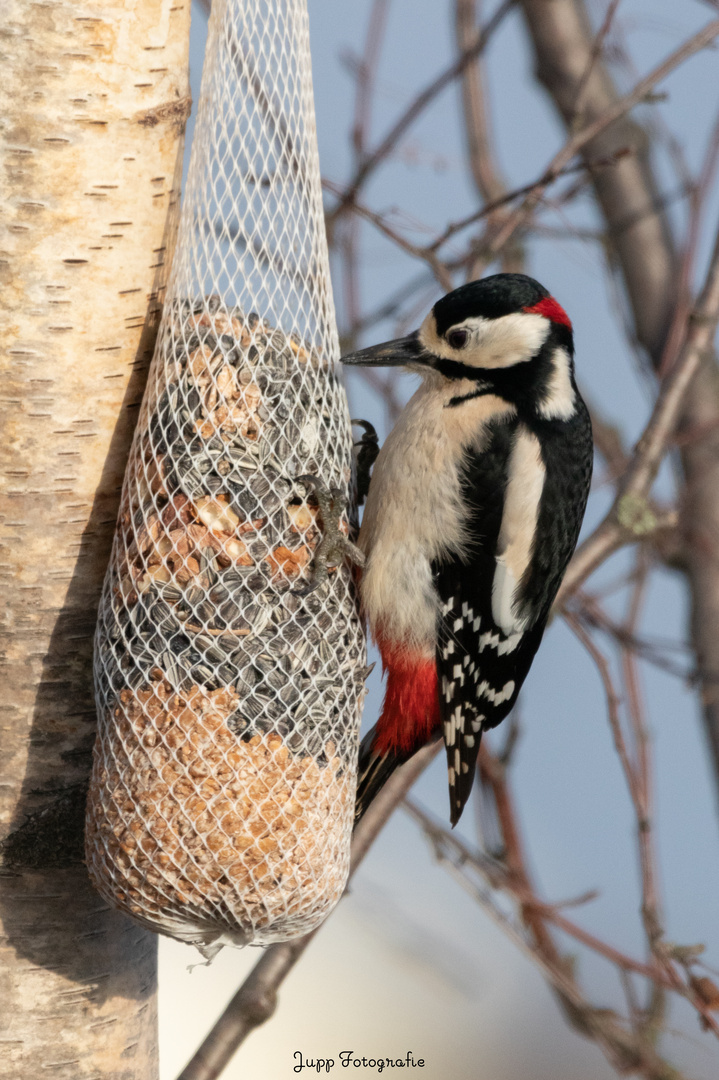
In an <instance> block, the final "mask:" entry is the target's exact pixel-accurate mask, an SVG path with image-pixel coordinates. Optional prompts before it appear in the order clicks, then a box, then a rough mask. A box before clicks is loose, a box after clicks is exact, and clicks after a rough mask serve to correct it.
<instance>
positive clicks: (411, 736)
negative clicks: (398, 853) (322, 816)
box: [343, 274, 592, 825]
mask: <svg viewBox="0 0 719 1080" xmlns="http://www.w3.org/2000/svg"><path fill="white" fill-rule="evenodd" d="M343 363H345V364H348V365H364V366H375V365H383V366H400V367H403V368H406V369H407V370H408V371H410V372H413V373H415V374H417V375H419V376H420V377H421V380H422V382H421V385H420V387H419V389H418V390H417V391H416V393H415V394H414V396H413V397H412V398H411V400H410V401H409V402H408V404H407V405H406V407H405V408H404V410H403V411H402V413H401V414H400V416H399V419H398V420H397V423H396V424H395V426H394V428H393V430H392V431H391V433H390V434H389V436H388V438H387V440H386V441H385V443H384V446H383V447H382V449H381V450H380V452H379V456H378V457H377V460H376V462H375V465H374V470H373V473H372V479H371V482H370V486H369V493H368V496H367V502H366V506H365V511H364V517H363V520H362V526H361V529H360V533H359V538H358V541H357V543H358V546H359V548H360V550H361V552H362V554H363V555H364V568H363V570H362V572H361V582H360V595H361V603H362V608H363V611H364V613H365V616H366V618H367V621H368V623H369V628H370V632H371V634H372V637H373V638H374V640H375V642H376V644H377V646H378V648H379V651H380V654H381V657H382V664H383V667H384V669H385V672H386V676H387V681H386V688H385V696H384V704H383V708H382V713H381V715H380V718H379V720H378V722H377V724H376V725H375V727H374V728H373V729H372V730H371V731H370V732H369V733H368V734H367V736H366V737H365V738H364V739H363V741H362V745H361V748H360V761H359V779H358V791H357V804H356V818H357V820H358V819H359V818H360V817H361V815H362V814H363V813H364V811H365V810H366V808H367V806H368V804H369V803H370V801H371V800H372V799H373V798H374V797H375V795H376V794H377V792H378V791H379V789H380V788H381V787H382V785H383V784H384V783H385V781H386V780H387V779H388V777H389V776H390V775H391V773H392V772H393V771H394V769H396V768H397V767H398V766H399V765H401V764H403V763H404V762H405V761H407V760H409V758H410V757H412V755H413V754H414V753H416V751H417V750H419V749H420V747H422V746H424V745H425V744H426V743H427V742H429V741H432V740H435V739H437V738H439V737H443V738H444V743H445V747H446V752H447V765H448V776H449V796H450V820H451V822H452V825H455V824H456V823H457V821H458V820H459V818H460V815H461V813H462V810H463V809H464V806H465V804H466V802H467V799H468V798H469V794H470V791H471V789H472V783H473V780H474V773H475V770H476V761H477V754H478V751H479V742H480V738H481V736H482V732H483V731H486V730H487V729H489V728H493V727H495V726H496V725H497V724H499V723H500V721H501V720H503V719H504V717H505V716H506V715H507V714H508V713H509V712H510V710H511V709H512V707H513V705H514V704H515V702H516V700H517V695H518V694H519V691H520V688H521V686H522V683H523V682H524V680H525V678H526V676H527V672H528V671H529V668H530V666H531V663H532V660H533V659H534V655H535V653H536V651H537V649H538V647H539V643H540V641H541V639H542V635H543V633H544V629H545V626H546V623H547V618H548V616H549V612H550V608H551V605H552V601H553V600H554V597H555V596H556V593H557V590H558V588H559V585H560V582H561V580H562V577H563V575H564V572H565V570H566V567H567V563H568V562H569V559H570V557H571V555H572V552H573V551H574V548H575V546H576V543H577V538H578V535H579V529H580V526H581V523H582V518H583V516H584V509H585V506H586V502H587V496H588V494H589V484H590V479H591V474H592V429H591V423H590V419H589V414H588V412H587V408H586V406H585V404H584V402H583V401H582V398H581V397H580V395H579V392H578V390H577V385H576V382H575V377H574V341H573V335H572V324H571V322H570V320H569V317H568V316H567V314H566V312H565V311H564V309H563V308H562V307H561V306H560V304H559V303H558V302H557V301H556V300H555V299H554V298H553V297H552V296H551V295H550V294H549V293H548V292H547V290H546V289H545V288H543V286H542V285H540V284H539V282H537V281H535V280H534V279H533V278H531V277H527V276H526V275H524V274H494V275H492V276H491V277H486V278H483V279H481V280H479V281H472V282H470V283H468V284H466V285H462V286H461V287H460V288H458V289H455V290H454V291H453V292H451V293H449V294H448V295H447V296H445V297H443V299H441V300H439V301H438V302H437V303H436V304H435V305H434V307H433V308H432V310H431V311H430V312H429V314H428V315H427V317H426V318H425V320H424V322H423V323H422V325H421V326H420V328H419V330H416V331H415V332H414V333H412V334H410V335H409V336H408V337H404V338H399V339H397V340H394V341H388V342H385V343H384V344H381V345H375V346H373V347H371V348H368V349H362V350H361V351H359V352H355V353H351V354H350V355H348V356H345V357H343Z"/></svg>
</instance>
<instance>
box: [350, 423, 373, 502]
mask: <svg viewBox="0 0 719 1080" xmlns="http://www.w3.org/2000/svg"><path fill="white" fill-rule="evenodd" d="M351 423H353V424H355V425H356V426H357V427H361V428H363V429H364V435H363V436H362V438H361V439H360V440H359V442H356V443H355V444H354V445H355V447H356V449H357V505H358V506H362V504H363V502H364V501H365V499H366V498H367V492H368V491H369V485H370V473H371V471H372V466H373V465H374V463H375V461H376V460H377V455H378V454H379V438H378V437H377V432H376V431H375V429H374V428H373V426H372V424H370V422H369V420H352V421H351Z"/></svg>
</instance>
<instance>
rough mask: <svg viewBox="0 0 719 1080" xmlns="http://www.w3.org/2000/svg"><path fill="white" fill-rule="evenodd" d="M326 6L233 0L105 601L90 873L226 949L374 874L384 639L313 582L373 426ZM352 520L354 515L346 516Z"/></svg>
mask: <svg viewBox="0 0 719 1080" xmlns="http://www.w3.org/2000/svg"><path fill="white" fill-rule="evenodd" d="M338 355H339V348H338V342H337V334H336V329H335V322H334V311H333V306H332V295H331V289H330V282H329V268H328V258H327V249H326V241H325V233H324V219H323V213H322V198H321V188H320V177H319V162H318V155H317V146H316V136H315V126H314V113H313V98H312V82H311V69H310V56H309V39H308V22H307V13H306V8H305V2H304V0H214V3H213V5H212V16H211V19H210V28H209V39H208V45H207V54H206V60H205V69H204V73H203V79H202V91H201V96H200V105H199V113H198V119H197V126H196V130H195V137H194V142H193V148H192V157H191V164H190V171H189V177H188V182H187V189H186V194H185V201H184V205H183V211H182V218H181V223H180V233H179V237H178V244H177V254H176V257H175V262H174V265H173V269H172V276H171V280H170V284H169V286H168V295H167V298H166V302H165V308H164V314H163V321H162V325H161V328H160V334H159V338H158V344H157V349H156V353H155V357H154V360H153V363H152V367H151V371H150V377H149V383H148V388H147V392H146V395H145V400H144V402H143V407H142V412H141V416H140V420H139V423H138V428H137V431H136V434H135V440H134V443H133V447H132V452H131V456H130V461H129V465H128V469H127V474H126V477H125V485H124V490H123V497H122V503H121V509H120V515H119V520H118V527H117V532H116V536H115V542H114V547H113V552H112V558H111V563H110V567H109V570H108V574H107V578H106V581H105V588H104V592H103V597H102V601H101V605H100V614H99V622H98V630H97V640H96V652H95V658H96V659H95V667H96V688H97V704H98V714H99V733H98V737H97V742H96V746H95V756H94V766H93V773H92V780H91V786H90V795H89V801H88V818H87V834H86V844H87V851H86V854H87V864H88V868H89V871H90V875H91V877H92V880H93V882H94V883H95V885H96V887H97V888H98V889H99V891H100V892H101V893H102V894H103V896H104V897H106V898H107V899H108V900H109V901H110V902H111V903H112V904H114V905H115V906H117V907H120V908H122V909H123V910H124V911H127V912H128V913H130V914H131V915H132V916H134V917H135V918H136V919H138V920H140V921H141V922H142V923H144V924H145V925H146V926H149V927H150V928H152V929H153V930H156V931H159V932H161V933H164V934H169V935H171V936H172V937H175V938H179V939H180V940H183V941H187V942H191V943H193V944H195V945H197V946H198V948H200V950H201V951H202V952H203V953H204V954H205V955H206V956H211V955H213V954H214V952H215V951H216V950H217V949H218V948H219V947H221V946H222V945H223V944H234V945H243V944H248V943H254V944H267V943H269V942H273V941H282V940H286V939H289V938H293V937H296V936H299V935H301V934H304V933H306V932H308V931H309V930H311V929H313V928H314V927H315V926H317V925H318V923H320V922H321V921H322V919H323V918H324V917H325V916H326V915H327V914H328V912H329V911H330V909H331V908H332V907H333V905H334V904H335V903H336V901H337V900H338V899H339V897H340V895H341V893H342V890H343V888H344V885H345V881H346V878H347V872H348V864H349V842H350V836H351V827H352V818H353V804H354V792H355V771H356V756H357V733H358V727H359V714H360V700H361V698H362V697H363V694H364V663H365V654H364V638H363V634H362V629H361V625H360V622H359V618H358V614H357V603H356V596H355V592H354V589H353V584H352V577H351V570H350V568H349V567H348V566H346V565H345V566H340V567H338V568H337V570H336V571H334V572H333V573H330V575H329V578H328V579H327V580H326V581H325V582H324V583H323V584H322V586H321V587H320V588H318V589H316V590H315V591H313V592H310V593H308V594H303V585H304V586H305V587H306V584H307V581H308V578H309V575H310V567H311V562H312V558H313V551H314V549H315V548H316V546H317V543H318V541H319V539H320V535H321V534H320V526H321V524H322V523H321V518H320V517H319V516H318V509H317V506H316V504H315V500H314V498H313V496H312V492H311V490H310V487H309V486H306V485H305V484H303V482H302V481H301V480H300V479H299V478H300V477H302V476H303V475H306V474H309V475H312V476H316V477H317V478H318V479H319V480H321V482H322V483H323V484H324V485H325V486H326V487H328V488H331V487H335V486H336V487H339V488H340V489H341V490H342V491H343V492H344V493H347V492H348V491H349V488H350V482H351V476H350V474H351V435H350V427H349V418H348V413H347V406H346V400H345V396H344V392H343V390H342V388H341V386H340V385H339V383H338V381H337V378H336V375H335V370H334V362H335V361H336V359H337V357H338ZM346 524H347V523H346V521H345V525H346Z"/></svg>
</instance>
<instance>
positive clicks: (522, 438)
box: [492, 425, 546, 637]
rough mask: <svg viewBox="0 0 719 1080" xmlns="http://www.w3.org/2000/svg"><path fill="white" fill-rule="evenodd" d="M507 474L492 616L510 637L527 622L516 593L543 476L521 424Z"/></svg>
mask: <svg viewBox="0 0 719 1080" xmlns="http://www.w3.org/2000/svg"><path fill="white" fill-rule="evenodd" d="M508 474H509V475H508V483H507V492H506V495H505V501H504V511H503V513H502V524H501V526H500V529H499V537H498V539H497V554H496V556H495V561H496V569H495V572H494V580H493V582H492V617H493V619H494V621H495V623H496V624H497V626H498V627H499V628H500V630H502V632H503V633H505V634H506V635H507V636H508V637H511V636H512V635H513V634H521V633H522V631H523V630H525V629H526V627H527V623H528V615H527V614H524V613H523V612H522V611H521V609H519V608H518V606H517V601H516V592H517V587H518V585H519V583H520V581H521V580H522V578H523V576H524V574H525V572H526V570H527V567H528V566H529V562H530V559H531V557H532V549H533V546H534V536H535V532H536V529H537V520H538V518H539V503H540V500H541V498H542V491H543V489H544V478H545V475H546V470H545V467H544V462H543V461H542V453H541V448H540V446H539V440H538V439H537V437H536V435H533V434H532V433H531V432H530V431H529V430H528V429H527V428H525V427H524V426H523V425H520V427H519V428H518V430H517V437H516V440H515V443H514V446H513V448H512V453H511V456H510V459H509V469H508Z"/></svg>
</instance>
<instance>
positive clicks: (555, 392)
mask: <svg viewBox="0 0 719 1080" xmlns="http://www.w3.org/2000/svg"><path fill="white" fill-rule="evenodd" d="M575 408H576V395H575V393H574V387H573V386H572V378H571V361H570V359H569V353H568V352H567V350H566V349H563V348H562V346H561V345H560V346H558V347H557V348H556V349H555V350H554V352H553V353H552V374H551V375H550V376H549V392H548V394H547V396H546V398H545V399H544V401H543V402H542V404H541V405H540V406H539V408H538V409H537V412H538V413H539V415H540V416H542V417H543V418H544V419H545V420H568V419H569V417H570V416H572V414H573V413H574V410H575Z"/></svg>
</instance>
